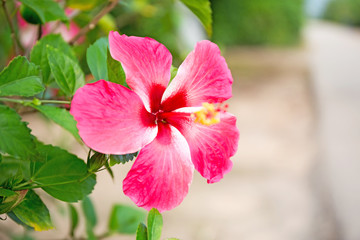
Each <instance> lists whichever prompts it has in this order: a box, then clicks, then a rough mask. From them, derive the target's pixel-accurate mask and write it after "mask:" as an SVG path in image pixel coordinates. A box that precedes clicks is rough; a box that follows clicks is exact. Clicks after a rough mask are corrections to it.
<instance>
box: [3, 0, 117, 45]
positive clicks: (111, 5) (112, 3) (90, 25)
mask: <svg viewBox="0 0 360 240" xmlns="http://www.w3.org/2000/svg"><path fill="white" fill-rule="evenodd" d="M3 1H4V0H3ZM118 2H119V0H109V2H108V4H107V5H106V6H105V7H104V8H103V9H102V10H101V11H100V12H99V13H98V14H97V15H96V16H95V17H94V18H93V20H92V21H91V22H89V23H88V24H87V25H86V26H85V27H83V28H82V29H81V30H80V31H79V32H78V34H76V35H75V37H73V38H72V39H71V40H70V42H69V44H70V45H74V43H75V42H76V41H77V40H79V38H80V37H81V36H83V35H85V34H86V33H87V32H88V31H90V30H91V29H93V28H94V27H95V25H96V24H97V23H98V22H99V20H100V19H101V18H102V17H103V16H104V15H105V14H107V13H109V12H110V11H111V10H112V9H113V8H114V7H115V6H116V4H117V3H118Z"/></svg>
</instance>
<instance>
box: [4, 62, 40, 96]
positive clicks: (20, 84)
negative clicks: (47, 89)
mask: <svg viewBox="0 0 360 240" xmlns="http://www.w3.org/2000/svg"><path fill="white" fill-rule="evenodd" d="M39 74H40V73H39V68H38V67H37V66H36V65H35V64H33V63H30V62H29V61H28V60H27V59H26V58H25V57H23V56H18V57H16V58H14V59H13V60H12V61H11V62H10V63H9V65H8V66H7V67H6V68H5V69H4V70H3V71H2V72H1V73H0V96H25V97H29V96H34V95H35V94H37V93H40V92H42V91H44V86H43V85H42V83H41V79H40V77H39Z"/></svg>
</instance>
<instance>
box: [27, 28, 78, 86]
mask: <svg viewBox="0 0 360 240" xmlns="http://www.w3.org/2000/svg"><path fill="white" fill-rule="evenodd" d="M47 45H49V46H52V47H53V48H56V49H59V50H60V51H61V52H62V53H64V54H65V55H67V56H68V57H70V58H71V59H73V60H74V61H76V57H75V55H74V53H73V51H72V49H71V47H70V46H69V44H67V43H66V42H65V41H64V39H63V38H62V37H61V35H59V34H49V35H46V36H45V37H43V38H42V39H40V41H38V42H37V43H36V44H35V46H34V47H33V49H32V50H31V53H30V61H31V62H33V63H35V64H37V65H39V66H40V68H41V72H42V81H43V83H44V84H45V85H49V84H50V83H51V82H52V80H53V79H51V78H50V66H49V62H48V58H47V52H46V46H47Z"/></svg>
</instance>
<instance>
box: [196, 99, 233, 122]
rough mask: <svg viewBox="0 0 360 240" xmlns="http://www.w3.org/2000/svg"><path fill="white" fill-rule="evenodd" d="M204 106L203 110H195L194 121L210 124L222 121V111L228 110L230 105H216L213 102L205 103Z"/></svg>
mask: <svg viewBox="0 0 360 240" xmlns="http://www.w3.org/2000/svg"><path fill="white" fill-rule="evenodd" d="M202 105H203V107H202V109H201V110H199V111H197V112H194V113H193V114H191V117H192V118H193V120H194V122H196V123H199V124H202V125H206V126H210V125H213V124H217V123H219V122H220V115H219V113H220V112H226V111H227V108H228V105H227V104H225V105H224V106H223V105H222V104H219V105H217V106H215V105H214V104H212V103H207V102H205V103H203V104H202Z"/></svg>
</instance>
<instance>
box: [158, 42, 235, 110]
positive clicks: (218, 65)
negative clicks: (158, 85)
mask: <svg viewBox="0 0 360 240" xmlns="http://www.w3.org/2000/svg"><path fill="white" fill-rule="evenodd" d="M232 82H233V79H232V76H231V73H230V70H229V68H228V67H227V64H226V62H225V59H224V58H223V57H222V56H221V55H220V50H219V48H218V46H217V45H216V44H214V43H212V42H210V41H206V40H204V41H201V42H198V43H197V44H196V46H195V50H194V51H192V52H191V53H190V54H189V55H188V56H187V57H186V59H185V61H184V62H183V63H182V64H181V66H180V67H179V69H178V72H177V75H176V76H175V78H174V79H173V80H172V82H171V83H170V85H169V87H168V88H167V89H166V91H165V93H164V95H163V98H162V99H163V100H162V104H161V105H162V109H163V110H164V111H172V110H174V109H177V108H181V107H192V106H201V104H202V103H203V102H212V103H217V102H223V101H225V100H227V99H229V98H230V97H231V95H232V93H231V85H232Z"/></svg>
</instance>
